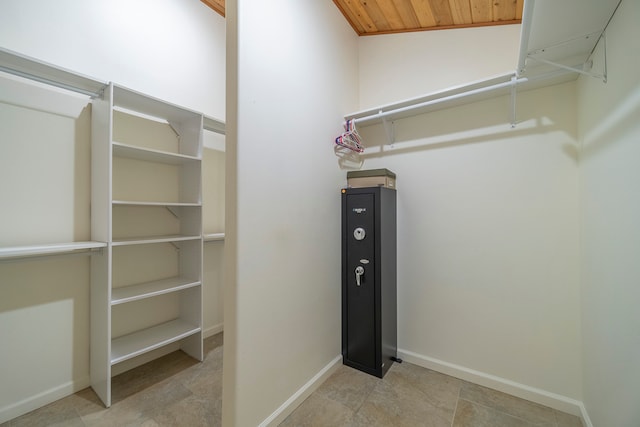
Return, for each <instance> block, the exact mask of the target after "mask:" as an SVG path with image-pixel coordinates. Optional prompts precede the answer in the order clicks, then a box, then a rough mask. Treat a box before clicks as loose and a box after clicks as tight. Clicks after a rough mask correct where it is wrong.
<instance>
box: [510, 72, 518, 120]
mask: <svg viewBox="0 0 640 427" xmlns="http://www.w3.org/2000/svg"><path fill="white" fill-rule="evenodd" d="M517 79H518V78H517V77H516V76H513V77H511V83H513V84H512V85H511V116H510V121H511V129H513V128H515V127H516V94H517V89H516V87H517V85H516V80H517Z"/></svg>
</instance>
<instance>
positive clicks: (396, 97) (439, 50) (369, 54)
mask: <svg viewBox="0 0 640 427" xmlns="http://www.w3.org/2000/svg"><path fill="white" fill-rule="evenodd" d="M519 43H520V25H498V26H493V27H482V28H461V29H456V30H446V31H423V32H415V33H402V34H388V35H381V36H367V37H360V38H359V39H358V49H359V56H358V57H359V61H360V70H361V72H360V79H359V87H360V108H361V109H365V108H372V107H375V106H376V105H381V104H386V103H390V102H396V101H400V100H404V99H408V98H414V97H416V96H419V95H423V94H427V93H432V92H435V91H438V90H441V89H444V88H448V87H451V86H459V85H461V84H464V83H469V82H473V81H475V80H479V79H484V78H487V77H491V76H495V75H500V74H505V73H510V72H513V71H514V70H515V68H516V64H517V55H518V49H519Z"/></svg>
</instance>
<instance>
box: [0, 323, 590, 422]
mask: <svg viewBox="0 0 640 427" xmlns="http://www.w3.org/2000/svg"><path fill="white" fill-rule="evenodd" d="M222 340H223V337H222V334H218V335H215V336H213V337H210V338H207V339H206V340H205V360H204V362H203V363H197V362H196V361H195V360H193V359H192V358H190V357H189V356H187V355H185V354H184V353H182V352H179V351H178V352H175V353H171V354H169V355H167V356H164V357H162V358H160V359H158V360H155V361H153V362H150V363H147V364H145V365H143V366H140V367H138V368H136V369H133V370H131V371H128V372H125V373H124V374H121V375H118V376H116V377H114V378H113V381H112V401H113V404H112V405H111V407H110V408H109V409H106V408H104V406H103V405H102V403H101V402H100V400H99V399H98V397H97V396H96V395H95V393H94V392H93V391H92V390H91V389H90V388H87V389H85V390H82V391H80V392H78V393H76V394H73V395H71V396H69V397H66V398H64V399H61V400H58V401H57V402H54V403H51V404H50V405H47V406H44V407H42V408H40V409H37V410H35V411H33V412H30V413H28V414H25V415H23V416H21V417H18V418H15V419H13V420H11V421H8V422H7V423H4V424H2V425H1V427H22V426H29V427H39V426H65V427H66V426H72V427H74V426H79V427H84V426H140V427H156V426H189V427H195V426H219V425H220V424H221V409H222ZM280 425H281V426H282V427H290V426H295V427H302V426H314V427H324V426H327V427H339V426H349V427H361V426H367V427H369V426H372V427H373V426H392V427H400V426H411V427H414V426H434V427H440V426H443V427H484V426H487V427H489V426H490V427H531V426H538V427H582V423H581V422H580V420H579V419H578V418H577V417H574V416H572V415H568V414H565V413H562V412H559V411H556V410H553V409H550V408H547V407H544V406H541V405H538V404H535V403H532V402H528V401H526V400H522V399H518V398H516V397H513V396H510V395H507V394H504V393H500V392H496V391H493V390H490V389H488V388H484V387H480V386H478V385H474V384H471V383H467V382H465V381H462V380H459V379H456V378H453V377H449V376H447V375H443V374H440V373H437V372H434V371H431V370H428V369H424V368H421V367H418V366H415V365H411V364H409V363H406V362H405V363H402V364H394V365H393V366H392V367H391V369H390V370H389V372H387V375H386V376H385V377H384V379H379V378H376V377H373V376H371V375H367V374H364V373H362V372H360V371H357V370H355V369H351V368H349V367H346V366H340V367H339V368H338V370H337V371H336V372H335V373H334V374H333V375H332V376H331V377H330V378H329V379H328V380H327V381H326V382H325V383H324V384H322V385H321V386H320V387H319V388H318V389H317V390H316V391H315V392H314V393H313V394H311V396H309V398H307V399H306V400H305V401H304V402H303V403H302V405H300V406H299V407H298V408H297V409H296V410H295V411H294V412H293V413H292V414H291V415H290V416H289V417H288V418H287V419H286V420H285V421H284V422H283V423H281V424H280Z"/></svg>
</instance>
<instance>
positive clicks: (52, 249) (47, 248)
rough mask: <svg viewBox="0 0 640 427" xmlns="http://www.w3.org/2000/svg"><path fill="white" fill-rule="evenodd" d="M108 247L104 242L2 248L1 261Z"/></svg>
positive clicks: (0, 252) (0, 251)
mask: <svg viewBox="0 0 640 427" xmlns="http://www.w3.org/2000/svg"><path fill="white" fill-rule="evenodd" d="M106 246H107V244H106V243H103V242H70V243H53V244H46V245H28V246H12V247H5V248H0V259H5V258H21V257H29V256H38V255H50V254H56V253H66V252H73V251H84V250H88V249H97V248H104V247H106Z"/></svg>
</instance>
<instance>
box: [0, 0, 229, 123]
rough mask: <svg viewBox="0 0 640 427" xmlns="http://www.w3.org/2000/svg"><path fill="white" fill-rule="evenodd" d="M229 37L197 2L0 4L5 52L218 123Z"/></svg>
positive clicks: (1, 42) (31, 0) (27, 1)
mask: <svg viewBox="0 0 640 427" xmlns="http://www.w3.org/2000/svg"><path fill="white" fill-rule="evenodd" d="M224 31H225V25H224V18H223V17H221V16H220V15H218V14H217V13H215V12H213V11H212V10H211V9H209V8H208V7H207V6H206V5H204V4H203V3H202V2H200V1H198V0H137V1H128V0H111V1H105V0H87V1H82V0H61V1H56V2H42V1H38V0H24V1H19V2H10V1H5V2H2V4H1V5H0V46H2V47H4V48H6V49H10V50H13V51H17V52H20V53H22V54H24V55H27V56H31V57H35V58H38V59H40V60H42V61H45V62H49V63H52V64H55V65H58V66H61V67H64V68H67V69H69V70H72V71H75V72H78V73H81V74H85V75H88V76H91V77H94V78H97V79H101V80H104V81H113V82H116V83H118V84H120V85H123V86H125V87H130V88H132V89H135V90H137V91H139V92H142V93H146V94H151V95H153V96H155V97H157V98H160V99H163V100H165V101H170V102H173V103H175V104H178V105H182V106H185V107H188V108H190V109H192V110H196V111H202V112H203V113H205V114H207V115H210V116H213V117H216V118H220V119H224V112H225V110H224V97H225V79H224V76H225V63H224V55H225V35H224Z"/></svg>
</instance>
